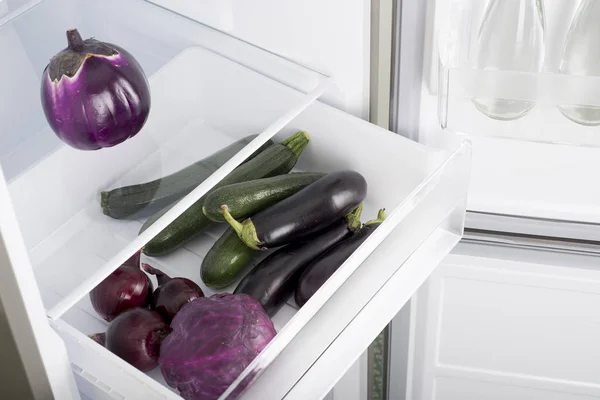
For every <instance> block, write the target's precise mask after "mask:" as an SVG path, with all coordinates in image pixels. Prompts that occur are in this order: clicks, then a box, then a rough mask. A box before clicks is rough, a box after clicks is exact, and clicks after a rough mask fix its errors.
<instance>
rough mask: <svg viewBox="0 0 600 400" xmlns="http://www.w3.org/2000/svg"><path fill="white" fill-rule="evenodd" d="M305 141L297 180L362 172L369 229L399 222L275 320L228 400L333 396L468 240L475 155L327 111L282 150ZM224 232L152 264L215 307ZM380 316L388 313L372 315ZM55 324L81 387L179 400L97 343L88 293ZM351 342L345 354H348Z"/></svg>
mask: <svg viewBox="0 0 600 400" xmlns="http://www.w3.org/2000/svg"><path fill="white" fill-rule="evenodd" d="M298 130H305V131H307V132H310V135H311V142H310V143H309V146H308V147H307V149H306V150H305V152H304V154H303V155H302V157H301V158H300V161H299V163H298V165H297V170H298V171H323V172H332V171H335V170H340V169H353V170H356V171H359V172H360V173H361V174H362V175H363V176H365V178H366V180H367V182H368V184H369V189H368V194H367V198H366V200H365V202H364V210H363V221H366V220H367V219H372V218H373V217H374V216H375V214H376V213H377V210H378V209H379V208H384V207H385V208H386V210H387V212H388V217H387V219H386V221H385V222H384V223H383V224H382V225H381V226H380V227H379V228H378V229H377V230H376V231H375V233H374V234H373V235H372V236H371V237H370V238H369V239H368V240H367V241H366V242H365V243H364V244H363V245H362V246H361V247H360V248H359V249H358V250H357V251H356V252H355V253H354V254H353V255H352V257H350V258H349V259H348V260H347V261H346V262H345V263H344V265H342V266H341V268H340V269H339V270H338V271H337V272H336V273H335V274H334V275H333V276H332V277H331V279H329V280H328V281H327V283H326V284H325V285H324V286H323V287H322V288H321V289H320V290H319V291H318V292H317V293H316V294H315V295H314V296H313V297H312V298H311V299H310V301H309V302H307V303H306V304H305V305H304V307H302V308H301V309H300V310H298V309H297V306H296V305H295V303H294V302H293V300H290V301H288V303H287V304H286V305H285V306H284V308H283V309H282V310H281V311H280V312H279V313H278V314H277V315H276V316H275V317H274V318H273V321H274V323H275V325H276V328H277V329H278V335H277V336H276V337H275V339H274V340H273V341H272V342H271V343H270V344H269V346H267V348H265V349H264V350H263V352H262V353H261V354H260V355H259V356H258V357H257V358H256V359H255V360H254V362H253V363H252V364H251V365H249V366H248V368H246V370H245V371H244V372H243V373H242V375H240V377H239V378H238V381H236V382H234V384H233V385H232V386H231V387H230V388H229V389H228V391H227V392H226V393H225V394H224V395H223V396H222V399H229V398H234V397H233V396H232V395H231V393H232V392H233V391H234V390H235V389H236V388H238V385H239V384H240V382H241V381H242V380H244V382H245V383H247V382H252V381H254V383H255V384H253V385H251V386H250V388H249V389H248V392H247V393H246V395H245V397H244V398H249V399H253V398H256V399H279V398H282V397H284V396H286V395H287V396H291V398H295V397H296V396H300V394H303V396H304V394H305V393H306V390H308V389H310V393H311V395H310V398H313V394H314V396H316V397H318V396H317V394H318V395H319V396H320V395H325V394H326V393H327V391H328V389H330V388H331V387H332V386H333V385H334V384H335V382H336V381H337V379H338V378H339V377H340V376H341V375H342V374H343V372H344V371H345V370H346V369H347V368H348V367H349V366H350V365H351V364H352V361H353V360H354V359H355V358H357V357H358V356H359V355H360V353H361V352H362V351H364V349H365V348H366V347H367V346H368V343H369V341H370V340H372V339H373V338H374V337H375V336H376V335H377V333H378V329H379V330H381V329H382V328H383V326H385V324H386V323H387V322H389V320H390V319H391V318H392V317H393V315H394V314H395V313H396V312H397V311H398V309H399V308H400V307H401V306H402V305H403V304H404V303H405V302H406V301H407V300H408V299H409V298H410V296H411V295H412V293H414V292H415V291H416V290H417V288H418V287H419V285H420V284H421V283H422V282H423V281H424V280H425V279H426V277H427V276H428V275H429V274H430V273H431V272H432V271H433V269H434V268H435V267H436V265H437V264H438V262H439V261H440V260H441V258H443V257H444V256H445V255H446V254H448V253H449V251H450V250H451V249H452V247H454V245H456V243H458V241H459V240H460V238H461V236H462V230H463V223H464V217H465V204H466V193H467V183H468V172H469V165H470V148H469V145H468V143H464V144H463V145H462V146H460V147H459V148H457V149H454V150H453V151H452V152H448V151H444V150H434V149H430V148H427V147H424V146H422V145H420V144H417V143H415V142H412V141H410V140H407V139H405V138H403V137H401V136H398V135H394V134H392V133H390V132H389V131H386V130H384V129H381V128H379V127H376V126H374V125H372V124H369V123H368V122H365V121H363V120H360V119H357V118H355V117H352V116H350V115H348V114H346V113H343V112H341V111H339V110H336V109H334V108H331V107H329V106H327V105H324V104H322V103H319V102H316V103H313V104H312V105H310V106H309V107H308V108H307V109H306V110H305V111H304V112H302V113H301V114H300V115H299V116H298V117H296V118H295V119H293V120H292V121H291V122H290V123H289V124H287V125H286V126H285V127H284V128H283V129H282V130H281V131H280V132H279V133H278V134H277V135H276V136H275V137H274V140H275V141H280V140H282V139H284V138H285V137H287V136H289V135H290V134H291V133H293V132H296V131H298ZM125 224H126V225H127V226H128V228H127V229H123V230H122V231H121V237H119V238H115V239H114V240H123V241H124V242H126V241H127V240H135V237H136V233H137V228H138V227H139V226H140V225H141V222H135V221H129V222H127V223H125ZM223 230H224V227H223V226H217V227H215V228H210V229H208V230H207V231H206V234H205V235H203V237H201V238H199V239H197V240H194V241H192V242H190V243H189V244H187V245H186V246H185V247H184V248H183V249H180V250H178V251H176V252H175V253H172V254H170V255H167V256H165V257H160V258H147V261H148V262H149V263H151V264H152V265H154V266H156V267H158V268H160V269H162V270H164V271H165V272H166V273H167V274H169V275H171V276H185V277H188V278H190V279H192V280H194V281H196V282H197V283H198V284H200V285H201V287H202V289H203V290H204V291H205V293H206V294H207V295H210V294H212V293H215V291H214V290H212V289H210V288H207V287H206V286H204V285H203V284H202V282H201V281H200V279H199V266H200V264H201V262H202V258H203V256H204V255H205V254H206V252H207V251H208V250H209V249H210V247H211V245H212V243H214V241H215V240H216V239H217V238H218V237H219V235H220V234H221V232H222V231H223ZM98 234H99V233H98ZM128 235H129V236H128ZM144 258H145V256H144ZM57 284H58V286H60V284H59V282H58V281H57V280H56V279H53V278H52V277H51V276H49V275H46V278H45V280H44V281H43V282H42V283H41V284H40V286H41V290H42V293H46V295H47V296H48V298H49V300H50V301H60V299H61V298H62V299H64V298H66V297H69V296H72V293H70V292H69V291H68V290H67V291H66V292H62V293H61V292H59V290H60V289H57ZM236 284H237V282H236V283H234V284H233V285H231V286H230V287H228V288H227V289H226V291H229V292H231V291H232V290H233V289H234V288H235V286H236ZM81 287H82V288H83V284H82V286H81ZM92 288H93V286H91V287H86V290H88V291H89V290H91V289H92ZM374 308H376V309H378V312H377V313H372V312H371V309H374ZM52 324H53V326H54V327H55V328H56V329H57V331H58V333H59V334H60V335H61V337H62V338H63V339H64V341H65V343H66V346H67V349H68V353H69V356H70V357H71V360H72V362H73V363H74V365H75V367H74V371H75V373H76V375H78V379H79V380H81V379H83V380H84V381H85V382H88V383H87V384H86V385H83V386H82V387H89V388H93V390H98V389H97V386H101V387H102V388H104V389H105V390H104V392H106V393H108V394H110V393H112V392H114V393H116V394H115V395H114V396H115V398H118V396H123V397H126V398H128V397H134V396H142V397H144V398H165V397H166V398H176V395H175V393H174V392H172V389H171V388H169V387H167V386H166V384H165V382H164V380H163V379H162V376H161V374H160V371H159V370H158V369H157V370H154V371H152V372H150V373H149V374H147V375H146V374H143V373H141V372H139V371H137V370H136V369H135V368H133V367H132V366H130V365H128V364H127V363H125V362H124V361H122V360H121V359H120V358H118V357H117V356H115V355H113V354H111V353H110V352H109V351H107V350H106V349H104V348H101V347H99V346H98V345H97V344H96V343H95V342H93V341H92V340H91V339H89V338H88V337H87V335H88V334H91V333H95V332H102V331H104V330H106V323H105V322H104V321H102V320H101V319H100V318H99V317H98V316H97V315H96V313H95V312H94V310H93V309H92V307H91V304H90V301H89V297H88V296H87V293H86V294H85V295H84V296H83V297H82V298H77V301H76V302H75V304H74V305H73V306H72V307H69V308H68V309H67V311H66V312H65V313H64V314H63V315H62V316H61V318H59V319H57V320H55V321H54V322H53V323H52ZM342 337H343V338H344V340H343V343H342V342H337V340H338V339H340V338H342ZM336 343H339V344H336ZM342 353H343V355H342ZM333 355H336V357H337V355H339V356H340V357H341V358H339V360H338V361H336V363H335V366H332V367H331V368H330V369H329V372H328V373H327V374H326V375H324V376H323V377H322V381H319V383H318V385H314V387H312V388H311V387H310V385H308V382H312V383H313V384H314V383H315V381H314V379H312V378H310V377H309V375H310V374H308V375H306V377H305V374H307V371H310V370H312V367H314V366H317V365H318V366H319V370H320V369H321V368H323V367H324V366H325V365H329V361H327V360H329V359H330V358H331V357H332V356H333ZM334 358H335V357H334ZM84 372H85V373H84ZM89 382H100V384H98V385H91V386H90V384H89ZM296 393H297V394H296ZM84 394H86V395H92V394H90V393H86V392H85V391H84ZM301 397H302V396H301ZM316 397H315V398H316Z"/></svg>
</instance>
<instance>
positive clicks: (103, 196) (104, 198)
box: [100, 192, 110, 217]
mask: <svg viewBox="0 0 600 400" xmlns="http://www.w3.org/2000/svg"><path fill="white" fill-rule="evenodd" d="M108 196H109V194H108V192H100V207H102V213H103V214H104V215H108V216H109V217H110V215H109V212H108V208H109V207H108Z"/></svg>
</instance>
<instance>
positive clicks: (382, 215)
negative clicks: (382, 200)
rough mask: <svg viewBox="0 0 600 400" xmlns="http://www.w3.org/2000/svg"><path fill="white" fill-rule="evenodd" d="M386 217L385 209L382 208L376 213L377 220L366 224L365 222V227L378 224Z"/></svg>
mask: <svg viewBox="0 0 600 400" xmlns="http://www.w3.org/2000/svg"><path fill="white" fill-rule="evenodd" d="M386 217H387V216H386V215H385V208H382V209H381V210H379V212H378V213H377V219H372V220H370V221H367V222H365V225H372V224H380V223H382V222H383V221H384V220H385V219H386Z"/></svg>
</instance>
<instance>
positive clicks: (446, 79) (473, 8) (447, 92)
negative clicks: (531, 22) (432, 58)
mask: <svg viewBox="0 0 600 400" xmlns="http://www.w3.org/2000/svg"><path fill="white" fill-rule="evenodd" d="M507 1H515V0H507ZM447 3H448V4H447V7H448V14H447V15H448V18H447V19H446V20H445V21H444V27H443V29H442V30H441V31H440V32H441V33H440V41H439V54H440V60H439V62H440V75H439V91H438V93H439V98H438V100H439V108H438V111H439V119H440V124H441V126H442V127H443V128H445V129H447V130H449V131H451V132H454V133H458V134H464V135H472V136H487V137H501V138H509V139H516V140H524V141H533V142H544V143H556V144H567V145H578V146H592V147H596V146H599V145H600V126H584V125H580V124H578V123H575V122H573V121H571V120H570V119H568V118H566V117H565V116H564V115H563V114H562V113H561V111H560V110H559V108H558V106H559V105H585V106H588V107H600V77H597V76H577V75H567V74H562V73H559V65H560V58H561V54H562V48H563V46H564V43H565V40H566V37H567V32H568V28H569V25H570V23H571V20H572V16H573V14H574V12H575V9H576V6H577V4H576V3H577V2H571V3H573V4H565V2H561V1H559V0H547V1H545V2H544V6H545V8H544V9H545V17H546V29H545V32H546V34H545V38H546V40H545V59H544V65H543V70H542V71H541V72H539V73H532V72H519V71H510V70H499V69H476V68H475V56H476V49H477V45H476V43H477V36H478V32H479V29H480V26H481V23H482V21H483V18H484V11H485V6H486V3H487V2H481V1H477V0H447ZM498 34H501V32H499V33H498ZM590 51H593V50H590ZM474 98H492V99H510V100H517V101H531V102H534V103H535V106H534V108H533V109H532V110H531V111H530V112H529V113H527V114H526V115H525V116H523V117H521V118H519V119H515V120H511V121H503V120H498V119H492V118H490V117H488V116H486V115H485V114H483V113H482V112H480V111H479V110H478V109H477V108H476V107H475V105H474V103H473V101H472V99H474Z"/></svg>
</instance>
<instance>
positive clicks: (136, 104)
mask: <svg viewBox="0 0 600 400" xmlns="http://www.w3.org/2000/svg"><path fill="white" fill-rule="evenodd" d="M67 41H68V47H67V48H66V49H64V50H62V51H61V52H59V53H58V54H56V55H55V56H54V57H52V59H51V60H50V63H49V64H48V66H46V68H45V69H44V73H43V75H42V88H41V99H42V107H43V109H44V113H45V115H46V119H47V121H48V124H49V125H50V127H51V128H52V130H53V131H54V132H55V133H56V135H57V136H58V137H59V138H60V139H61V140H62V141H63V142H65V143H66V144H68V145H69V146H71V147H74V148H76V149H80V150H97V149H100V148H102V147H111V146H115V145H117V144H119V143H121V142H123V141H125V140H127V139H128V138H130V137H133V136H134V135H136V134H137V133H138V132H139V131H140V130H141V129H142V127H143V126H144V124H145V123H146V120H147V119H148V114H149V113H150V88H149V86H148V81H147V79H146V75H145V74H144V71H143V70H142V67H141V66H140V64H139V63H138V62H137V61H136V59H135V58H134V57H133V56H132V55H131V54H129V53H128V52H127V51H126V50H124V49H122V48H121V47H119V46H115V45H114V44H111V43H104V42H101V41H99V40H96V39H86V40H83V39H82V38H81V35H80V34H79V32H78V31H77V29H69V30H68V31H67Z"/></svg>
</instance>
